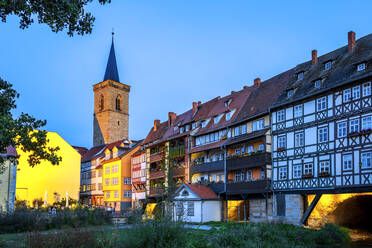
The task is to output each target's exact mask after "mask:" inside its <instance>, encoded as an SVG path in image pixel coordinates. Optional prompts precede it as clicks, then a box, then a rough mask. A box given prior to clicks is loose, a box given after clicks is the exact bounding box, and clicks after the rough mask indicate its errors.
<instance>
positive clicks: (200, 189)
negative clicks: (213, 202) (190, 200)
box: [184, 184, 218, 199]
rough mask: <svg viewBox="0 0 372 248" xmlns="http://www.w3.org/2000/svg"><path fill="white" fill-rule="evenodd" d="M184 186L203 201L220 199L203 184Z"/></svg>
mask: <svg viewBox="0 0 372 248" xmlns="http://www.w3.org/2000/svg"><path fill="white" fill-rule="evenodd" d="M184 185H185V186H186V187H188V188H189V189H190V190H191V191H192V192H194V193H195V194H196V195H197V196H199V197H200V198H202V199H208V198H212V199H213V198H218V197H217V195H216V193H214V192H213V191H212V190H211V189H210V188H208V187H207V186H206V185H202V184H184Z"/></svg>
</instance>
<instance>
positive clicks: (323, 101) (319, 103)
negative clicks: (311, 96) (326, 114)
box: [316, 96, 327, 112]
mask: <svg viewBox="0 0 372 248" xmlns="http://www.w3.org/2000/svg"><path fill="white" fill-rule="evenodd" d="M323 105H324V106H323ZM319 106H320V107H319ZM325 110H327V97H326V96H323V97H320V98H318V99H316V111H317V112H320V111H325Z"/></svg>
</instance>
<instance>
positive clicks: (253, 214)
mask: <svg viewBox="0 0 372 248" xmlns="http://www.w3.org/2000/svg"><path fill="white" fill-rule="evenodd" d="M267 214H268V217H272V215H273V198H272V197H270V198H268V199H267ZM267 220H268V218H267V216H266V199H253V200H249V221H251V222H266V221H267Z"/></svg>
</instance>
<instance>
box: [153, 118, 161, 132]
mask: <svg viewBox="0 0 372 248" xmlns="http://www.w3.org/2000/svg"><path fill="white" fill-rule="evenodd" d="M159 125H160V120H154V131H156V130H158V127H159Z"/></svg>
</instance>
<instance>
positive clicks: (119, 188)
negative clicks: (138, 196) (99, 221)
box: [102, 146, 140, 211]
mask: <svg viewBox="0 0 372 248" xmlns="http://www.w3.org/2000/svg"><path fill="white" fill-rule="evenodd" d="M139 147H140V146H137V147H135V148H133V149H131V150H130V151H129V152H126V153H124V154H123V155H119V156H118V153H119V152H118V149H117V148H116V147H114V148H113V149H112V151H110V150H108V149H107V150H106V151H105V154H106V157H108V158H109V157H113V158H111V159H108V160H106V161H104V162H103V180H102V184H103V201H104V206H105V207H111V208H112V209H115V211H122V210H126V209H128V208H131V203H132V196H131V192H132V183H131V176H132V175H131V157H132V154H134V153H135V152H136V151H137V150H138V149H139ZM111 155H112V156H111Z"/></svg>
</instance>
